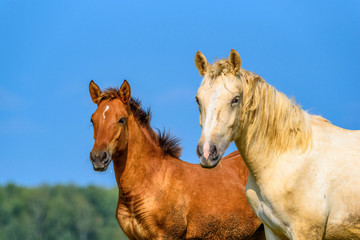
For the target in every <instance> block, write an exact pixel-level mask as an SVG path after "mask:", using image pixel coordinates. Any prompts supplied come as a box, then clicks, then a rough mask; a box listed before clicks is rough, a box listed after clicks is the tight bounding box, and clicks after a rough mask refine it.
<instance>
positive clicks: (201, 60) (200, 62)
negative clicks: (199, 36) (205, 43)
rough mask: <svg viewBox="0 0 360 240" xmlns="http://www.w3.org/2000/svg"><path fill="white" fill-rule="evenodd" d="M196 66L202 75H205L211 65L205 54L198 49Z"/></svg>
mask: <svg viewBox="0 0 360 240" xmlns="http://www.w3.org/2000/svg"><path fill="white" fill-rule="evenodd" d="M195 66H196V68H197V69H198V71H199V73H200V75H201V76H204V75H205V73H206V71H207V70H208V69H209V66H210V65H209V63H208V61H207V60H206V58H205V56H204V55H203V54H202V53H201V52H200V51H197V53H196V54H195Z"/></svg>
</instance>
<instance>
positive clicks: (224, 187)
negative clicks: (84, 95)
mask: <svg viewBox="0 0 360 240" xmlns="http://www.w3.org/2000/svg"><path fill="white" fill-rule="evenodd" d="M90 95H91V98H92V100H93V102H94V103H96V104H97V109H96V111H95V113H94V114H93V115H92V117H91V122H92V123H93V127H94V139H95V143H94V147H93V149H92V151H91V154H90V159H91V162H92V163H93V167H94V170H96V171H105V170H106V169H107V167H108V166H109V163H110V162H111V161H113V165H114V170H115V177H116V181H117V185H118V189H119V198H118V205H117V210H116V217H117V220H118V222H119V224H120V226H121V228H122V229H123V231H124V233H125V234H126V235H127V236H128V237H129V238H130V239H264V238H265V235H264V231H263V227H262V225H261V222H260V221H259V219H258V218H257V217H256V215H255V214H254V213H253V211H252V209H251V207H250V205H249V204H248V202H247V200H246V197H245V194H244V190H245V183H246V180H247V177H248V170H247V168H246V166H245V164H244V163H243V161H242V160H241V157H240V155H239V153H238V152H234V153H231V154H230V155H229V156H227V157H225V158H224V160H223V163H222V166H221V167H219V168H217V169H212V170H209V169H203V168H201V167H200V166H199V165H197V164H196V165H195V164H190V163H187V162H184V161H182V160H180V159H179V156H180V152H181V148H180V147H179V145H178V141H177V140H176V139H174V138H172V137H171V136H170V135H169V134H163V133H155V132H154V131H153V130H152V128H151V127H150V112H149V111H144V110H143V109H142V108H141V106H140V102H139V101H137V100H135V99H132V98H131V90H130V85H129V84H128V83H127V82H126V81H124V83H123V84H122V86H121V88H120V89H108V90H107V91H104V92H102V91H101V90H100V88H99V87H98V86H97V85H96V84H95V83H94V82H93V81H91V82H90Z"/></svg>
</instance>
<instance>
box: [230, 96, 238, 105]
mask: <svg viewBox="0 0 360 240" xmlns="http://www.w3.org/2000/svg"><path fill="white" fill-rule="evenodd" d="M238 102H239V96H236V97H234V99H233V100H232V101H231V104H236V103H238Z"/></svg>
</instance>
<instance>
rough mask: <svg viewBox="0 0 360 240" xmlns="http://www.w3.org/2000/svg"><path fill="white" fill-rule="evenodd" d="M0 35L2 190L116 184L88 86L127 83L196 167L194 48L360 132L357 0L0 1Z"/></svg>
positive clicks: (359, 16)
mask: <svg viewBox="0 0 360 240" xmlns="http://www.w3.org/2000/svg"><path fill="white" fill-rule="evenodd" d="M0 33H1V35H0V36H1V37H0V46H1V47H0V153H1V154H0V164H1V167H0V184H6V183H7V182H14V183H18V184H21V185H25V186H36V185H39V184H43V183H48V184H57V183H75V184H80V185H87V184H98V185H104V186H114V185H115V178H114V174H113V170H111V169H108V171H107V172H106V173H96V172H94V171H93V170H92V166H91V163H90V161H89V157H88V156H89V152H90V150H91V148H92V144H93V139H92V127H91V124H90V115H91V114H92V113H93V111H94V110H95V109H96V106H95V105H94V104H93V103H92V102H91V99H90V96H89V93H88V84H89V81H90V80H91V79H93V80H94V81H95V82H96V83H97V84H98V85H99V86H100V87H101V88H102V89H103V88H106V87H114V86H120V85H121V83H122V82H123V80H124V79H127V80H128V81H129V83H130V85H131V87H132V95H133V96H136V97H139V98H140V99H141V100H142V102H143V106H144V107H151V109H152V111H153V118H152V119H153V120H152V126H153V127H156V128H160V129H162V128H166V129H168V130H170V131H171V132H172V133H173V134H174V135H176V136H178V137H180V138H181V139H182V146H183V148H184V150H183V154H182V159H183V160H185V161H189V162H192V163H198V162H199V160H198V158H197V157H196V154H195V147H196V144H197V141H198V138H199V137H200V132H201V129H200V127H199V124H198V110H197V106H196V103H195V101H194V97H195V94H196V91H197V88H198V87H199V84H200V81H201V77H200V75H199V74H198V72H197V70H196V68H195V66H194V55H195V53H196V51H198V50H201V51H202V52H203V53H204V55H205V56H206V57H207V59H208V60H209V61H210V62H213V61H214V60H216V59H218V58H223V57H225V58H227V57H228V54H229V52H230V49H231V48H234V49H236V50H237V51H238V52H239V53H240V56H241V58H242V67H243V68H245V69H247V70H250V71H253V72H256V73H257V74H259V75H261V76H262V77H263V78H265V79H266V80H267V81H268V82H269V83H270V84H272V85H274V86H275V87H276V88H277V89H278V90H280V91H282V92H284V93H285V94H287V95H288V96H294V97H295V98H296V100H297V101H298V102H299V103H300V104H301V105H302V106H303V108H304V109H307V110H309V111H310V112H311V113H314V114H320V115H322V116H324V117H326V118H328V119H329V120H330V121H331V122H332V123H334V124H336V125H339V126H341V127H344V128H348V129H360V94H359V89H360V83H359V82H360V78H359V76H360V60H359V58H360V2H359V1H358V0H348V1H329V0H326V1H325V0H322V1H308V0H305V1H296V2H294V1H291V2H290V1H276V0H275V1H266V0H264V1H176V2H173V1H147V2H145V1H106V0H105V1H89V0H86V1H85V0H83V1H81V0H79V1H69V0H62V1H48V0H35V1H25V0H18V1H16V0H0ZM234 149H235V148H234V146H231V148H230V150H234Z"/></svg>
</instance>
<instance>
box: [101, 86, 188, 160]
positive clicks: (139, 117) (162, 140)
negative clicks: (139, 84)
mask: <svg viewBox="0 0 360 240" xmlns="http://www.w3.org/2000/svg"><path fill="white" fill-rule="evenodd" d="M100 97H101V101H102V100H112V99H115V98H119V99H120V93H119V89H118V88H108V89H106V90H105V91H104V92H102V93H101V96H100ZM129 106H130V110H131V112H132V113H133V115H134V118H135V120H136V121H137V122H138V124H139V125H140V126H141V127H143V128H145V130H146V131H147V132H148V133H149V135H150V137H151V138H152V140H154V141H155V143H156V144H157V145H158V146H159V147H160V149H161V150H162V152H163V153H164V154H165V155H169V156H171V157H175V158H179V157H180V156H181V151H182V148H181V147H180V139H179V138H176V137H174V136H172V135H171V134H170V132H166V131H160V130H157V133H156V132H155V131H154V130H153V129H152V128H151V126H150V122H151V110H150V108H148V109H146V110H144V109H143V108H142V107H141V101H140V100H139V99H137V98H131V99H130V101H129Z"/></svg>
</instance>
